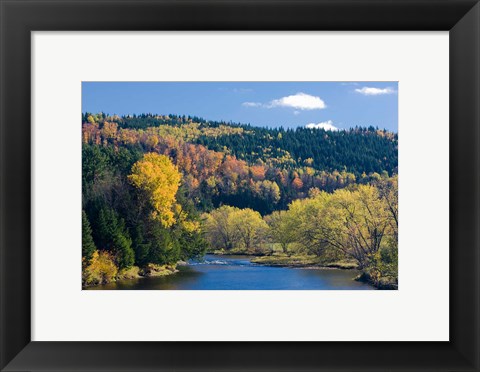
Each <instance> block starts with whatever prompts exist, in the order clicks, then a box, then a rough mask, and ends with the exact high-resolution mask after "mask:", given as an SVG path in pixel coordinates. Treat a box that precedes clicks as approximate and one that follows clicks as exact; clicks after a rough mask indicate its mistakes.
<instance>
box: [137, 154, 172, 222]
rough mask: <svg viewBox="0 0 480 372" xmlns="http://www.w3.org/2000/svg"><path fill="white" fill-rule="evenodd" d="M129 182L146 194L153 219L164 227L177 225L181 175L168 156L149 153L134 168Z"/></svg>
mask: <svg viewBox="0 0 480 372" xmlns="http://www.w3.org/2000/svg"><path fill="white" fill-rule="evenodd" d="M128 179H129V181H130V182H131V183H132V184H133V185H134V186H135V187H136V188H138V189H140V190H142V191H143V192H145V193H146V195H147V197H148V199H149V202H150V204H151V206H152V208H153V213H152V217H153V218H154V219H156V220H158V221H160V223H161V224H162V225H163V226H164V227H170V226H172V225H173V224H174V223H175V215H174V211H173V206H174V204H175V194H176V193H177V190H178V187H179V185H180V179H181V174H180V172H179V171H178V169H177V167H176V166H175V165H173V163H172V161H171V160H170V158H169V157H168V156H165V155H159V154H156V153H147V154H145V155H144V156H143V159H141V160H139V161H137V162H136V163H135V164H134V165H133V167H132V174H131V175H129V176H128Z"/></svg>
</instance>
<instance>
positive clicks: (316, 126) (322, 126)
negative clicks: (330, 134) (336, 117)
mask: <svg viewBox="0 0 480 372" xmlns="http://www.w3.org/2000/svg"><path fill="white" fill-rule="evenodd" d="M305 128H309V129H324V130H332V131H337V130H339V129H338V128H337V127H336V126H334V125H333V122H332V121H331V120H327V121H322V122H321V123H309V124H307V125H305Z"/></svg>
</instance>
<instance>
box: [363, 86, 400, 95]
mask: <svg viewBox="0 0 480 372" xmlns="http://www.w3.org/2000/svg"><path fill="white" fill-rule="evenodd" d="M355 92H357V93H360V94H363V95H364V96H379V95H382V94H393V93H395V90H393V89H392V88H384V89H381V88H372V87H363V88H362V89H355Z"/></svg>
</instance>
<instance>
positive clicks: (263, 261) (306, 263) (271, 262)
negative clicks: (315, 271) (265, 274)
mask: <svg viewBox="0 0 480 372" xmlns="http://www.w3.org/2000/svg"><path fill="white" fill-rule="evenodd" d="M251 261H252V262H253V263H256V264H260V265H267V266H279V267H329V268H336V269H344V270H349V269H356V268H357V265H356V263H355V262H353V261H348V260H342V261H334V262H324V261H323V260H321V259H320V258H319V257H317V256H307V255H291V256H288V255H272V256H263V257H255V258H253V259H252V260H251Z"/></svg>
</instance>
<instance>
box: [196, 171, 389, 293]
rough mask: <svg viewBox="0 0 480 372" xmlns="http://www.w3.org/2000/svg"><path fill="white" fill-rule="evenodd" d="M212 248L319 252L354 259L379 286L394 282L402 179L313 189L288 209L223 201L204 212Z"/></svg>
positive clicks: (324, 259)
mask: <svg viewBox="0 0 480 372" xmlns="http://www.w3.org/2000/svg"><path fill="white" fill-rule="evenodd" d="M203 224H204V226H203V230H204V233H205V237H206V239H207V242H208V246H209V247H211V248H212V249H221V250H222V251H224V252H225V253H233V252H235V253H247V254H248V253H257V254H258V253H260V254H267V255H268V254H272V252H273V247H274V246H275V244H277V245H279V246H280V247H281V249H282V251H283V253H285V254H297V255H298V254H301V255H309V256H315V257H318V258H319V259H320V261H319V262H323V263H329V262H334V261H339V260H345V259H348V260H353V261H354V262H355V263H356V266H357V267H358V269H360V270H362V272H363V273H364V275H365V276H367V278H368V280H370V281H372V282H373V283H374V284H376V285H381V284H383V285H387V284H388V285H394V286H395V285H396V284H397V281H398V279H397V275H398V274H397V271H398V178H397V176H394V177H392V178H384V179H380V180H377V181H375V182H374V183H372V184H371V185H355V186H352V187H349V188H348V189H341V190H336V191H334V192H333V193H327V192H325V191H320V190H318V189H312V190H311V193H310V196H309V197H307V198H305V199H298V200H295V201H293V202H292V203H291V204H290V205H289V206H288V209H287V210H280V211H274V212H273V213H272V214H270V215H267V216H265V217H263V218H262V216H261V215H260V214H259V213H258V212H255V211H253V210H251V209H239V208H235V207H231V206H222V207H220V208H218V209H215V210H213V211H212V212H210V213H207V214H205V215H204V216H203Z"/></svg>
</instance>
